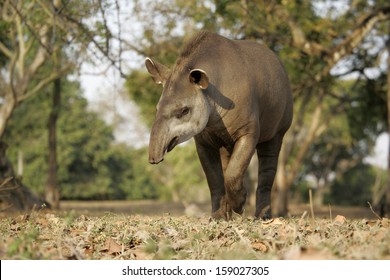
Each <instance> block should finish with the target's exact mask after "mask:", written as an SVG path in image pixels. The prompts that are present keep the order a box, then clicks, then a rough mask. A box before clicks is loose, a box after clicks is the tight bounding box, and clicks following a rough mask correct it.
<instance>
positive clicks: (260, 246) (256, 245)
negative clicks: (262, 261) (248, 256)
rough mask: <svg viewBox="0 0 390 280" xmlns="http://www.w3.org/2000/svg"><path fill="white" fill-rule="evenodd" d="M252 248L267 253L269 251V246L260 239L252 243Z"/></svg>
mask: <svg viewBox="0 0 390 280" xmlns="http://www.w3.org/2000/svg"><path fill="white" fill-rule="evenodd" d="M252 248H253V249H254V250H256V251H260V252H262V253H266V252H267V251H268V247H267V246H266V245H265V244H264V243H263V242H259V241H255V242H253V243H252Z"/></svg>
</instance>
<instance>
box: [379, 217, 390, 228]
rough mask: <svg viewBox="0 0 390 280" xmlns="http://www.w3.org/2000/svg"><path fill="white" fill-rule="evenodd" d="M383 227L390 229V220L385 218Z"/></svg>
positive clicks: (382, 223)
mask: <svg viewBox="0 0 390 280" xmlns="http://www.w3.org/2000/svg"><path fill="white" fill-rule="evenodd" d="M381 225H382V227H384V228H389V227H390V220H389V219H387V218H383V219H382V220H381Z"/></svg>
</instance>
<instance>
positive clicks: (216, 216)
mask: <svg viewBox="0 0 390 280" xmlns="http://www.w3.org/2000/svg"><path fill="white" fill-rule="evenodd" d="M231 217H232V212H231V211H224V209H222V208H220V209H218V210H217V211H215V212H214V213H212V214H211V218H212V219H213V220H225V221H229V220H231Z"/></svg>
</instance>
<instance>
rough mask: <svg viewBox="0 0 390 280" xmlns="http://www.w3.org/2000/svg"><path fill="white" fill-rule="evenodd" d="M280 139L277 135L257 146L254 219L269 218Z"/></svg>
mask: <svg viewBox="0 0 390 280" xmlns="http://www.w3.org/2000/svg"><path fill="white" fill-rule="evenodd" d="M281 138H282V137H279V135H277V136H275V137H274V138H273V139H271V140H270V141H268V142H264V143H261V144H259V145H257V155H258V157H259V178H258V186H257V190H256V212H255V217H256V218H261V219H270V218H271V190H272V185H273V183H274V179H275V175H276V169H277V166H278V156H279V151H280V146H281V144H282V139H281Z"/></svg>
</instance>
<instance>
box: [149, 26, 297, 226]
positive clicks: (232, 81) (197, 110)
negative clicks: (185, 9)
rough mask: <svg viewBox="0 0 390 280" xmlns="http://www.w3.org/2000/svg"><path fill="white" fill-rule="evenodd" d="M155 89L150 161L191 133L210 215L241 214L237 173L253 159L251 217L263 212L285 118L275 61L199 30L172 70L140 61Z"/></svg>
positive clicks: (286, 103)
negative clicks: (158, 87) (255, 178)
mask: <svg viewBox="0 0 390 280" xmlns="http://www.w3.org/2000/svg"><path fill="white" fill-rule="evenodd" d="M145 64H146V68H147V70H148V72H149V73H150V74H151V75H152V77H153V79H154V81H155V82H156V83H157V84H161V85H162V86H163V92H162V95H161V98H160V101H159V102H158V104H157V113H156V119H155V122H154V124H153V127H152V131H151V135H150V143H149V162H150V163H152V164H157V163H159V162H161V161H162V160H163V158H164V155H165V154H166V153H167V152H170V151H171V150H172V149H173V148H174V147H175V146H176V145H177V144H179V143H181V142H184V141H187V140H188V139H190V138H191V137H194V138H195V143H196V148H197V152H198V156H199V159H200V162H201V164H202V167H203V170H204V172H205V174H206V178H207V182H208V185H209V188H210V193H211V204H212V217H214V218H216V219H220V218H224V219H227V220H228V219H229V218H230V217H231V213H232V211H234V212H236V213H239V214H241V213H242V212H243V206H244V203H245V199H246V189H245V188H244V186H243V177H244V173H245V170H246V169H247V167H248V165H249V162H250V160H251V157H252V156H253V154H254V152H255V150H257V155H258V157H259V173H258V174H259V179H258V187H257V191H256V212H255V216H256V218H270V217H271V207H270V206H271V205H270V204H271V201H270V200H271V199H270V196H271V188H272V184H273V182H274V178H275V173H276V168H277V163H278V156H279V151H280V147H281V144H282V139H283V136H284V134H285V133H286V131H287V130H288V128H289V127H290V125H291V121H292V106H293V101H292V96H291V91H290V85H289V81H288V77H287V74H286V72H285V70H284V67H283V65H282V63H281V62H280V61H279V59H278V58H277V57H276V55H275V54H274V53H273V52H272V51H271V50H270V49H268V48H267V47H265V46H263V45H261V44H258V43H256V42H253V41H244V40H229V39H227V38H224V37H222V36H220V35H217V34H214V33H211V32H206V31H203V32H200V33H199V34H197V35H196V36H195V37H193V38H192V39H191V40H190V41H189V42H188V43H187V44H186V46H185V47H184V50H183V51H182V53H181V55H180V56H179V58H178V59H177V61H176V64H175V65H174V67H173V69H172V70H170V69H169V68H167V67H166V66H164V65H162V64H160V63H158V62H157V61H154V60H152V59H150V58H146V60H145Z"/></svg>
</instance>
